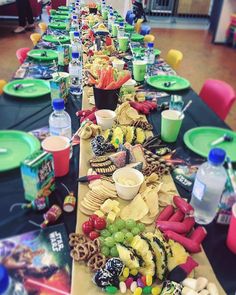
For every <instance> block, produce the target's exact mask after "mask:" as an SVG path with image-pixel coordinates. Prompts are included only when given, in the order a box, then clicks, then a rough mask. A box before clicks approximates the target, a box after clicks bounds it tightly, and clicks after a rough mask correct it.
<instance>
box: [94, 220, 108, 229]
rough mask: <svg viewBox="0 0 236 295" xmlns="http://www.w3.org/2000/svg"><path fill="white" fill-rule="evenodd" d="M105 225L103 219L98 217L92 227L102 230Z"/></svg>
mask: <svg viewBox="0 0 236 295" xmlns="http://www.w3.org/2000/svg"><path fill="white" fill-rule="evenodd" d="M106 225H107V223H106V220H105V219H104V218H101V217H98V218H96V219H95V221H94V227H95V228H96V229H98V230H102V229H104V228H105V227H106Z"/></svg>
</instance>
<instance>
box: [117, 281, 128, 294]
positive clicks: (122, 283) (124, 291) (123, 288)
mask: <svg viewBox="0 0 236 295" xmlns="http://www.w3.org/2000/svg"><path fill="white" fill-rule="evenodd" d="M119 288H120V292H121V293H122V294H125V293H126V290H127V287H126V284H125V282H120V284H119Z"/></svg>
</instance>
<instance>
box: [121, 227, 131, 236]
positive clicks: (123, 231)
mask: <svg viewBox="0 0 236 295" xmlns="http://www.w3.org/2000/svg"><path fill="white" fill-rule="evenodd" d="M121 232H122V233H123V234H124V235H125V234H127V233H128V232H129V231H128V229H127V228H123V229H122V230H121Z"/></svg>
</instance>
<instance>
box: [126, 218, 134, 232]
mask: <svg viewBox="0 0 236 295" xmlns="http://www.w3.org/2000/svg"><path fill="white" fill-rule="evenodd" d="M125 225H126V228H127V229H130V230H131V229H132V228H134V227H135V226H136V222H135V220H133V219H127V220H126V222H125Z"/></svg>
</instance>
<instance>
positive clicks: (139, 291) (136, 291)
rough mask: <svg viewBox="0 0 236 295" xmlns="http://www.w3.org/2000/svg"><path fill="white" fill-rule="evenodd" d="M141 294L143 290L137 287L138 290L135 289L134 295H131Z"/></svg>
mask: <svg viewBox="0 0 236 295" xmlns="http://www.w3.org/2000/svg"><path fill="white" fill-rule="evenodd" d="M142 292H143V289H142V288H140V287H138V288H136V289H135V291H134V294H133V295H141V294H142Z"/></svg>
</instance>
